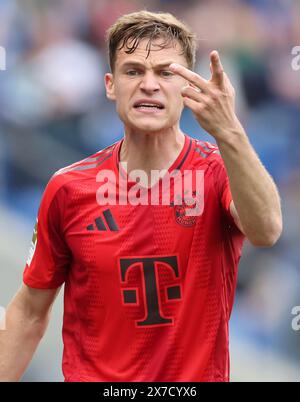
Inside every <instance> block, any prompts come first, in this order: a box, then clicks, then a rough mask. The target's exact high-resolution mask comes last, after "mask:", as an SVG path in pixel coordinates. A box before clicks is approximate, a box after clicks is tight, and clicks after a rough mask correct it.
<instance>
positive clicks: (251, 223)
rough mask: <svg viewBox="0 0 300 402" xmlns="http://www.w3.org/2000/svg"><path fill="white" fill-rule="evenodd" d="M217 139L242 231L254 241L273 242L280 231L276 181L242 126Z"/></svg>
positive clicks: (280, 217) (279, 209) (280, 222)
mask: <svg viewBox="0 0 300 402" xmlns="http://www.w3.org/2000/svg"><path fill="white" fill-rule="evenodd" d="M222 138H223V139H222V140H219V141H217V142H218V146H219V149H220V152H221V155H222V158H223V160H224V163H225V166H226V170H227V173H228V177H229V182H230V189H231V193H232V197H233V201H234V205H235V207H236V210H237V213H238V216H239V220H240V223H241V225H242V228H243V231H244V233H245V234H246V236H247V237H248V239H249V240H250V241H251V242H252V243H253V244H254V245H272V244H274V243H275V242H276V240H277V239H278V237H279V235H280V233H281V227H282V216H281V206H280V197H279V194H278V191H277V188H276V185H275V183H274V181H273V179H272V178H271V176H270V175H269V173H268V172H267V171H266V169H265V168H264V166H263V165H262V163H261V161H260V160H259V158H258V156H257V154H256V152H255V150H254V149H253V147H252V145H251V144H250V142H249V140H248V137H247V135H246V133H245V132H244V130H243V128H242V127H238V128H237V129H236V131H235V132H231V133H227V135H224V136H223V137H222Z"/></svg>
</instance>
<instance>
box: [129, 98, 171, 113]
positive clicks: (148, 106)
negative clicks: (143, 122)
mask: <svg viewBox="0 0 300 402" xmlns="http://www.w3.org/2000/svg"><path fill="white" fill-rule="evenodd" d="M133 107H134V109H136V110H138V111H140V112H146V113H154V112H159V111H161V110H164V108H165V107H164V105H163V104H162V103H161V102H158V101H143V100H142V101H138V102H136V103H135V104H134V105H133Z"/></svg>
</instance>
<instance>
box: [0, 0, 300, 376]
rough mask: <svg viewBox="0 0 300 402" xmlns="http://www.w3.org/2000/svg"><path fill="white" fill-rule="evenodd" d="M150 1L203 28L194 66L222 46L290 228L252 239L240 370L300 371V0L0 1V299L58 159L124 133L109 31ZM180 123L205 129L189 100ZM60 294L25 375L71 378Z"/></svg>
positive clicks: (12, 287)
mask: <svg viewBox="0 0 300 402" xmlns="http://www.w3.org/2000/svg"><path fill="white" fill-rule="evenodd" d="M143 8H146V9H148V10H153V11H170V12H173V13H175V15H177V16H178V17H180V18H182V19H183V20H184V21H186V22H187V23H189V24H190V26H191V27H192V28H193V29H194V30H195V31H196V33H197V34H198V37H199V51H198V63H197V68H196V69H197V71H198V72H200V73H201V74H202V75H204V76H206V77H209V61H208V60H209V59H208V56H209V52H210V51H211V50H213V49H218V50H219V51H220V54H221V58H222V60H223V64H224V67H225V70H226V71H227V72H228V74H229V76H230V77H231V79H232V81H233V83H234V85H235V87H236V91H237V94H238V96H237V107H238V115H239V117H240V118H241V120H242V122H243V123H244V125H245V127H246V129H247V132H248V134H249V137H250V140H251V142H252V143H253V145H254V147H255V149H256V150H257V152H258V154H259V155H260V157H261V159H262V160H263V162H264V164H265V165H266V167H267V168H268V170H269V171H270V172H271V174H272V175H273V177H274V179H275V181H276V183H277V184H278V186H279V189H280V192H281V196H282V203H283V210H284V233H283V236H282V238H281V240H280V241H279V243H278V244H277V245H276V246H275V247H274V248H273V249H254V248H253V247H251V246H250V245H249V244H246V245H245V248H244V256H243V259H242V261H241V264H240V275H239V283H238V289H237V296H236V302H235V307H234V312H233V315H232V319H231V327H230V328H231V367H232V380H233V381H243V380H244V381H262V380H267V381H300V331H299V332H295V331H293V330H292V327H291V322H292V318H293V316H292V314H291V310H292V308H293V306H295V305H300V242H299V237H300V71H294V70H293V69H292V65H291V64H292V58H293V56H292V54H291V52H292V48H293V47H294V46H297V45H300V1H299V0H227V1H222V0H195V1H193V0H185V1H182V0H178V1H175V0H172V1H168V0H160V1H156V0H154V1H146V0H143V1H135V0H51V1H50V0H19V1H18V0H0V16H1V20H0V21H1V23H0V46H2V47H4V48H5V49H6V52H7V59H6V65H7V68H6V71H0V104H1V106H0V222H1V224H0V264H1V265H0V267H1V268H0V270H1V273H0V305H2V306H5V305H7V303H8V302H9V300H10V299H11V297H12V296H13V294H14V293H15V292H16V291H17V289H18V288H19V286H20V285H21V281H22V271H23V267H24V264H25V261H26V258H27V253H28V249H29V244H30V240H31V235H32V229H33V226H34V222H35V217H36V213H37V209H38V205H39V201H40V198H41V194H42V191H43V189H44V187H45V185H46V183H47V181H48V180H49V178H50V176H51V175H52V173H53V172H54V171H56V170H57V169H59V168H61V167H63V166H65V165H67V164H70V163H72V162H74V161H76V160H79V159H82V158H83V157H86V156H87V155H89V154H91V153H94V152H95V151H97V150H98V149H101V148H103V147H105V146H107V145H109V144H111V143H112V142H114V141H116V140H117V139H119V138H120V137H121V136H122V124H121V123H120V121H119V120H118V118H117V116H116V114H115V111H114V105H113V104H110V103H109V102H108V101H106V99H105V96H104V85H103V74H104V72H105V71H106V70H107V69H108V66H107V59H106V48H105V41H104V34H105V30H106V29H107V27H108V26H109V25H110V24H111V23H112V22H113V21H115V19H116V18H117V17H118V16H119V15H121V14H123V13H127V12H131V11H134V10H139V9H143ZM182 128H183V129H184V130H185V131H186V132H188V133H189V134H190V135H192V136H194V137H199V138H204V139H209V137H208V136H207V135H206V134H205V133H203V132H202V131H201V129H200V127H199V126H198V125H197V124H196V122H195V121H194V120H193V118H192V115H191V113H190V112H189V111H187V110H185V112H184V114H183V117H182ZM61 296H62V295H60V298H59V300H58V302H57V303H56V305H55V308H54V312H53V319H52V321H51V324H50V327H49V330H48V333H47V336H46V337H45V338H44V340H43V342H42V344H41V345H40V347H39V350H38V353H37V354H36V356H35V358H34V360H33V362H32V364H31V366H30V369H29V370H28V372H27V374H26V375H25V377H24V380H27V381H43V380H45V381H62V380H63V378H62V375H61V353H62V342H61V336H60V333H61V325H62V297H61Z"/></svg>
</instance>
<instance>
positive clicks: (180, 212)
mask: <svg viewBox="0 0 300 402" xmlns="http://www.w3.org/2000/svg"><path fill="white" fill-rule="evenodd" d="M195 193H196V192H193V195H195ZM195 205H196V203H195V199H194V198H188V199H187V198H186V197H185V199H184V200H183V201H182V203H181V204H180V205H174V203H173V202H172V203H171V206H172V207H174V211H175V219H176V222H177V223H178V224H179V225H181V226H184V227H192V226H195V224H196V218H197V215H198V214H197V213H194V211H195Z"/></svg>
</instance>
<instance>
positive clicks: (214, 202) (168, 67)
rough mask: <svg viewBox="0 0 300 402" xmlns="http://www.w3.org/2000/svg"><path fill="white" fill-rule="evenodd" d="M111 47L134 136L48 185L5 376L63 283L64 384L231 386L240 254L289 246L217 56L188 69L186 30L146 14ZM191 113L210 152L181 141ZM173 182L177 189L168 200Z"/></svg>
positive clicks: (110, 85)
mask: <svg viewBox="0 0 300 402" xmlns="http://www.w3.org/2000/svg"><path fill="white" fill-rule="evenodd" d="M108 45H109V57H110V66H111V72H110V73H109V74H106V75H105V85H106V93H107V97H108V98H109V99H110V100H112V101H114V102H115V104H116V109H117V113H118V114H119V116H120V118H121V119H122V121H123V123H124V138H123V139H122V140H120V141H119V142H117V143H115V144H113V145H111V146H109V147H108V148H106V149H104V150H101V151H99V152H97V153H96V154H94V155H93V156H91V157H90V158H87V159H85V160H83V161H81V162H78V163H75V164H73V165H71V166H69V167H67V168H64V169H61V170H60V171H58V172H57V173H56V174H55V175H54V176H53V177H52V179H51V180H50V182H49V183H48V186H47V188H46V190H45V193H44V195H43V198H42V201H41V205H40V209H39V213H38V219H37V225H36V228H35V232H34V237H33V242H32V249H31V252H30V256H29V258H28V261H27V265H26V268H25V271H24V285H23V287H22V288H21V289H20V291H19V292H18V293H17V295H16V296H15V298H14V299H13V300H12V302H11V303H10V305H9V306H8V309H7V322H6V325H7V330H6V331H2V332H1V334H0V339H1V349H0V379H1V380H10V381H13V380H19V379H20V377H21V376H22V374H23V373H24V371H25V369H26V367H27V365H28V363H29V361H30V360H31V358H32V355H33V353H34V351H35V349H36V347H37V345H38V343H39V341H40V339H41V338H42V336H43V334H44V332H45V330H46V327H47V323H48V320H49V316H50V311H51V306H52V304H53V302H54V300H55V297H56V295H57V293H58V291H59V288H60V287H61V286H62V285H63V284H65V294H64V319H63V341H64V355H63V372H64V376H65V380H66V381H228V380H229V350H228V349H229V346H228V321H229V318H230V314H231V309H232V305H233V299H234V292H235V287H236V281H237V266H238V262H239V259H240V256H241V249H242V244H243V240H244V238H245V237H247V238H248V239H249V241H250V242H251V243H252V244H253V245H255V246H262V247H268V246H272V245H274V244H275V242H276V241H277V239H278V238H279V236H280V233H281V230H282V218H281V207H280V199H279V195H278V192H277V189H276V186H275V184H274V182H273V180H272V178H271V177H270V175H269V174H268V173H267V171H266V170H265V168H264V167H263V165H262V163H261V162H260V160H259V158H258V156H257V155H256V153H255V151H254V149H253V148H252V146H251V144H250V142H249V140H248V137H247V135H246V133H245V131H244V129H243V127H242V125H241V123H240V122H239V120H238V118H237V116H236V114H235V100H234V98H235V94H234V89H233V87H232V85H231V83H230V80H229V78H228V76H227V75H226V73H225V72H224V71H223V67H222V64H221V61H220V57H219V54H218V52H217V51H212V52H211V54H210V65H211V78H210V80H205V79H204V78H202V77H201V76H200V75H198V74H196V73H194V72H193V71H192V70H193V68H194V62H195V48H196V46H195V37H194V35H193V34H192V33H191V32H190V30H189V28H188V27H187V26H185V25H184V24H183V23H182V22H180V21H178V20H177V19H176V18H175V17H174V16H172V15H170V14H162V13H150V12H146V11H141V12H136V13H133V14H129V15H124V16H122V17H121V18H120V19H119V20H118V21H117V22H116V23H115V24H114V25H113V26H112V27H111V28H110V29H109V31H108ZM184 106H186V107H188V108H190V109H191V110H192V111H193V113H194V116H195V118H196V119H197V121H198V122H199V124H200V125H201V126H202V127H203V129H204V130H206V131H207V133H209V134H210V135H211V136H212V139H213V141H212V142H213V143H216V144H215V145H212V144H211V143H208V142H203V141H199V140H196V139H194V138H193V137H192V136H190V135H192V133H189V134H190V135H189V134H187V133H183V132H182V131H181V129H180V126H179V120H180V116H181V113H182V110H183V108H184ZM154 171H159V172H160V176H159V177H158V176H157V175H156V174H153V172H154ZM137 172H143V174H140V175H139V181H138V180H134V178H135V177H137V176H138V174H137ZM161 172H163V173H164V174H161ZM174 172H175V173H174ZM196 172H198V173H199V175H195V173H196ZM165 175H166V176H167V175H169V176H171V177H173V181H172V183H173V186H171V185H170V186H166V187H165V190H163V184H164V177H165ZM189 178H190V179H191V180H185V179H189ZM181 179H182V180H181ZM170 182H171V180H170ZM175 182H176V183H175ZM186 182H187V183H189V184H188V185H186ZM124 183H125V184H124ZM178 183H179V185H180V186H178ZM166 189H167V190H168V191H169V192H170V194H169V196H170V198H169V202H165V203H163V202H162V198H163V196H162V193H163V195H166V194H165V193H166ZM154 190H155V191H154ZM160 190H161V191H160ZM153 194H154V195H155V196H157V194H158V198H156V201H157V200H158V201H159V202H156V203H155V202H151V201H153V200H155V197H154V196H153ZM186 194H187V197H184V196H185V195H186ZM152 197H153V198H152ZM178 198H179V199H180V198H181V201H182V202H178ZM182 198H184V199H182ZM165 199H167V197H166V198H165ZM103 200H106V204H105V202H103ZM138 200H140V202H137V201H138Z"/></svg>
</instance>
